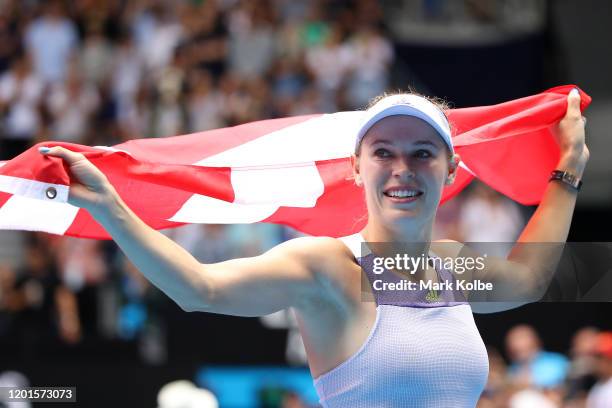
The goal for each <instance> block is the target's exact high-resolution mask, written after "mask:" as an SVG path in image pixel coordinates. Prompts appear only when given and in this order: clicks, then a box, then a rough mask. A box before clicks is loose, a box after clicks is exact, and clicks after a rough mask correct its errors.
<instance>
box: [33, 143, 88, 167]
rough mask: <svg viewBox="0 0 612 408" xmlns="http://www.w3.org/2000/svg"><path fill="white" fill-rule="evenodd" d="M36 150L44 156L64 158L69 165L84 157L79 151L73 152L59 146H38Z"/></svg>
mask: <svg viewBox="0 0 612 408" xmlns="http://www.w3.org/2000/svg"><path fill="white" fill-rule="evenodd" d="M38 151H39V152H40V153H41V154H44V155H45V156H55V157H61V158H62V159H64V160H66V162H67V163H68V164H70V165H72V164H74V163H76V162H77V161H79V160H82V159H83V158H85V156H83V155H82V154H81V153H75V152H73V151H70V150H68V149H65V148H63V147H61V146H54V147H39V148H38Z"/></svg>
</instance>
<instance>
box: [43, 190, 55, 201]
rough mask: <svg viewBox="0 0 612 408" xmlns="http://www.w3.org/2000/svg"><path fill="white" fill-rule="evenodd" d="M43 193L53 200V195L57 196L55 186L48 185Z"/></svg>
mask: <svg viewBox="0 0 612 408" xmlns="http://www.w3.org/2000/svg"><path fill="white" fill-rule="evenodd" d="M45 195H46V196H47V198H48V199H50V200H53V199H54V198H55V197H57V190H56V189H55V187H49V188H47V190H45Z"/></svg>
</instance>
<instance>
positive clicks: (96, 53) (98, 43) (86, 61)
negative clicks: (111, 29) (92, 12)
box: [79, 24, 113, 86]
mask: <svg viewBox="0 0 612 408" xmlns="http://www.w3.org/2000/svg"><path fill="white" fill-rule="evenodd" d="M79 60H80V65H81V66H80V71H81V72H82V73H83V79H84V80H85V81H86V82H88V83H92V84H95V85H96V86H100V85H102V83H103V81H105V80H106V79H107V76H108V75H109V73H110V68H111V66H112V63H113V48H112V46H111V44H110V43H109V41H108V40H107V39H106V37H105V36H104V32H103V31H102V27H101V26H100V25H97V24H92V25H89V26H88V27H87V35H86V36H85V39H84V41H83V46H82V47H81V49H80V51H79Z"/></svg>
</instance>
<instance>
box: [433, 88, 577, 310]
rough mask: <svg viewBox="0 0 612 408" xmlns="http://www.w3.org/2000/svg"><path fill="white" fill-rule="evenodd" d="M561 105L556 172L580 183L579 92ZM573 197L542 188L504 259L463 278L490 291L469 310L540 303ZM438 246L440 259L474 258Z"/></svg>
mask: <svg viewBox="0 0 612 408" xmlns="http://www.w3.org/2000/svg"><path fill="white" fill-rule="evenodd" d="M567 102H568V103H567V111H566V114H565V116H564V118H563V119H562V120H561V121H560V122H559V123H558V124H557V126H556V128H555V129H554V132H553V133H554V135H555V137H556V138H557V141H558V144H559V149H560V160H559V163H558V164H557V167H556V169H558V170H562V171H567V172H569V173H571V174H574V175H575V176H576V177H578V178H582V174H583V172H584V168H585V166H586V163H587V161H588V159H589V150H588V148H587V146H586V144H585V129H584V120H583V118H582V114H581V111H580V95H579V93H578V92H577V91H572V92H570V94H569V95H568V100H567ZM576 197H577V192H576V190H575V189H573V188H572V187H571V186H568V185H566V184H564V183H561V182H558V181H554V182H550V183H548V185H547V187H546V190H545V191H544V195H543V196H542V200H541V201H540V204H539V205H538V208H537V209H536V211H535V213H534V214H533V215H532V217H531V219H530V220H529V222H528V223H527V225H526V226H525V228H524V229H523V231H522V233H521V235H520V236H519V238H518V240H517V243H516V244H515V245H514V246H513V248H512V250H511V251H510V254H509V255H508V257H507V259H500V258H488V259H487V261H486V268H485V269H484V270H483V271H482V272H474V273H472V274H469V275H470V276H466V277H468V278H469V279H479V278H481V279H483V280H485V281H488V282H492V283H493V286H494V290H492V291H490V292H488V293H487V296H486V299H485V298H484V297H482V296H475V297H478V298H479V300H483V302H478V303H477V304H473V305H472V307H473V309H474V310H475V311H476V312H481V313H487V312H495V311H500V310H507V309H511V308H514V307H517V306H520V305H522V304H525V303H528V302H531V301H536V300H538V299H539V298H541V296H542V295H543V294H544V292H545V291H546V289H547V287H548V285H549V283H550V281H551V279H552V276H553V273H554V272H555V270H556V268H557V266H558V263H559V260H560V257H561V254H562V250H563V243H565V242H566V240H567V237H568V234H569V229H570V225H571V222H572V215H573V212H574V207H575V205H576ZM440 244H441V243H438V247H439V249H438V250H439V251H440V252H442V253H445V254H449V253H452V254H453V255H452V256H463V257H472V258H475V257H477V256H479V254H477V253H475V252H473V251H471V250H470V249H469V248H467V247H466V246H463V245H460V244H459V243H455V244H457V245H455V244H450V245H449V243H448V242H447V243H444V245H440ZM478 295H483V293H478Z"/></svg>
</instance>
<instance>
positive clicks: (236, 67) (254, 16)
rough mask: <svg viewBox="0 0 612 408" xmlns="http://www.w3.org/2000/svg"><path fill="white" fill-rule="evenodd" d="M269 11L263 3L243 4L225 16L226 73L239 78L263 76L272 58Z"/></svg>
mask: <svg viewBox="0 0 612 408" xmlns="http://www.w3.org/2000/svg"><path fill="white" fill-rule="evenodd" d="M272 23H273V16H272V10H271V9H270V5H269V3H268V2H267V1H258V2H256V1H244V2H241V6H240V7H239V8H238V9H236V10H235V11H234V12H232V13H231V15H230V17H229V26H228V29H229V55H228V64H229V70H230V72H232V73H233V74H235V75H236V76H238V77H239V78H242V79H252V78H256V77H260V76H262V75H265V74H266V73H267V72H268V70H269V69H270V67H271V66H272V61H273V60H274V57H275V52H276V39H275V32H274V27H273V25H272Z"/></svg>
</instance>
